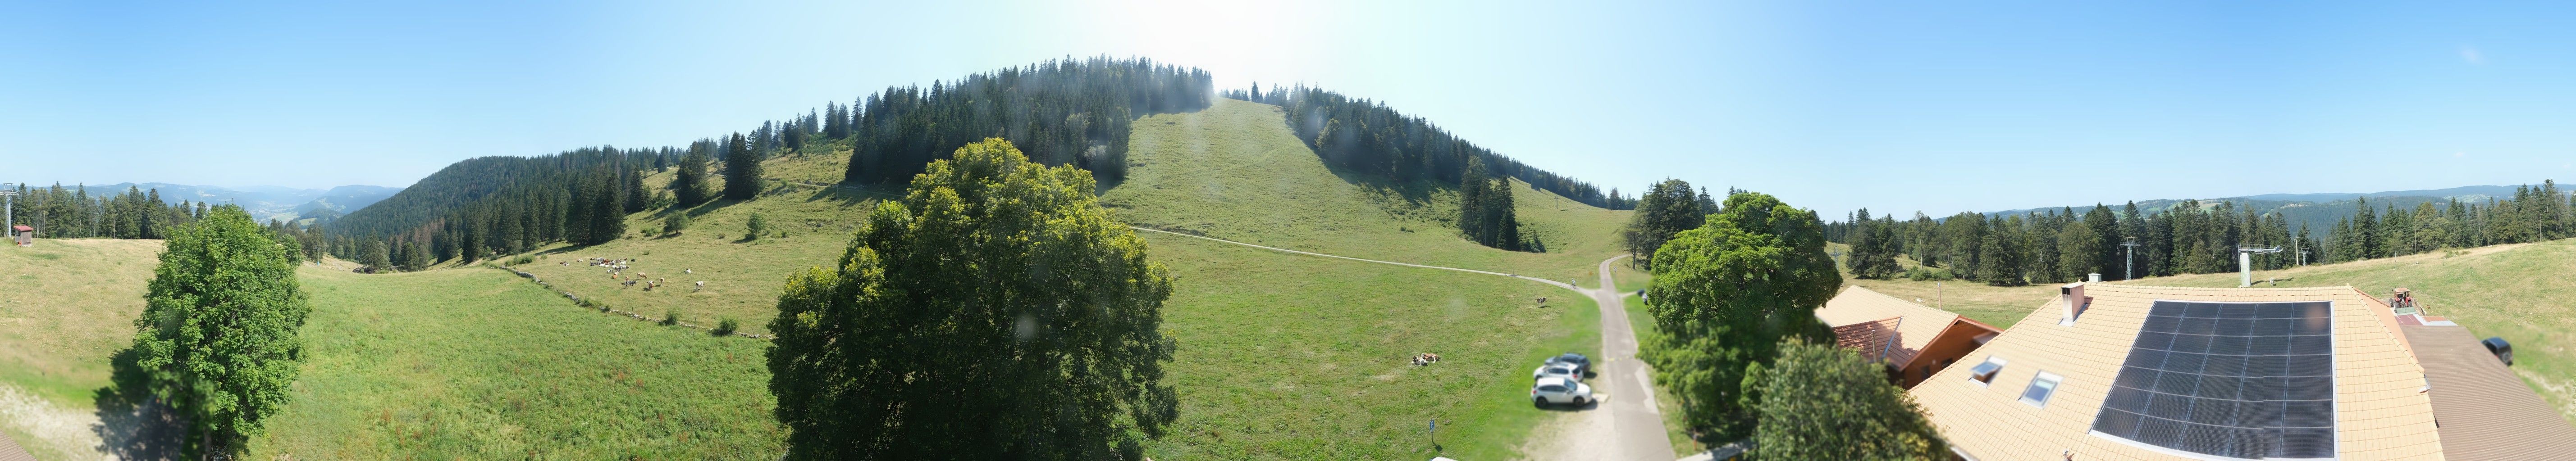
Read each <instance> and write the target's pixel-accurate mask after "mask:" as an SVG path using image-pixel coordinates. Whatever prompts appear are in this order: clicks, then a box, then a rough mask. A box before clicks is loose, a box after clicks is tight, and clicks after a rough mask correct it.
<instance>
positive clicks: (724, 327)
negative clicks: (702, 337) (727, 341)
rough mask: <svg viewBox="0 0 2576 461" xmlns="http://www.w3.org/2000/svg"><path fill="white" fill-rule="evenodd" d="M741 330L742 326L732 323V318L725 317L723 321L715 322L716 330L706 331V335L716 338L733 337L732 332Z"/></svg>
mask: <svg viewBox="0 0 2576 461" xmlns="http://www.w3.org/2000/svg"><path fill="white" fill-rule="evenodd" d="M741 328H742V324H741V323H739V322H735V321H733V317H725V319H724V320H718V321H716V329H714V330H709V331H707V334H711V335H716V336H733V332H734V330H738V329H741Z"/></svg>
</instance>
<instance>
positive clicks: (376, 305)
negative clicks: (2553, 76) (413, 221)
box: [250, 268, 784, 459]
mask: <svg viewBox="0 0 2576 461" xmlns="http://www.w3.org/2000/svg"><path fill="white" fill-rule="evenodd" d="M302 278H303V282H304V288H305V290H307V291H309V292H311V293H312V296H313V305H314V310H313V314H312V316H311V317H310V318H309V320H308V323H307V324H306V325H305V327H304V341H305V367H304V375H303V376H302V378H301V379H299V380H298V381H297V382H296V384H295V389H294V398H295V401H294V403H292V404H290V405H288V406H287V407H286V411H285V412H284V413H283V414H280V415H278V416H276V417H275V418H274V419H271V420H269V421H268V428H269V432H268V434H267V435H265V436H263V437H261V438H259V439H258V440H256V441H254V442H253V443H252V449H253V452H252V454H251V455H250V458H254V459H270V458H277V459H287V458H284V457H286V456H292V457H293V458H295V459H392V458H403V459H502V458H525V459H612V458H613V459H770V458H775V457H777V456H778V454H779V453H780V452H781V450H783V448H782V447H781V443H783V442H782V440H783V434H784V433H783V432H782V429H780V428H778V427H777V425H776V423H775V422H774V421H772V420H771V418H770V415H769V409H770V407H771V399H770V397H769V393H768V391H767V388H766V386H767V385H768V371H767V369H766V368H765V365H764V364H763V359H762V356H761V354H762V351H763V350H764V348H766V347H767V346H768V343H766V342H763V341H759V340H753V339H745V338H715V337H709V336H707V335H706V334H705V333H704V332H699V331H694V330H688V329H681V328H672V327H662V326H656V325H653V324H649V323H644V322H635V321H629V320H625V319H620V318H615V317H609V316H604V315H600V314H599V313H598V312H596V311H591V310H586V309H582V308H577V307H574V306H573V305H572V304H571V303H570V302H568V301H566V300H564V299H563V298H562V297H561V296H557V295H555V294H554V293H551V292H547V291H545V290H543V289H541V288H538V287H537V286H536V285H535V284H531V283H527V282H526V281H524V280H520V279H519V278H518V277H516V276H512V275H510V274H509V273H507V272H502V271H496V270H490V269H480V268H460V269H449V270H436V271H428V272H418V273H407V274H386V275H365V274H352V273H348V272H341V271H328V270H321V269H313V268H307V269H305V270H304V271H303V273H302Z"/></svg>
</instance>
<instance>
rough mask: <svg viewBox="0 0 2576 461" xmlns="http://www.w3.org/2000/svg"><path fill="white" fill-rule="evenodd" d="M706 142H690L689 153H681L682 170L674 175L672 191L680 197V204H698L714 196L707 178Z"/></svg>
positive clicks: (671, 183)
mask: <svg viewBox="0 0 2576 461" xmlns="http://www.w3.org/2000/svg"><path fill="white" fill-rule="evenodd" d="M706 152H708V149H706V142H696V144H688V155H680V170H677V175H672V180H670V193H672V196H675V198H680V206H698V203H706V201H708V198H714V191H711V188H708V185H706V183H708V180H706Z"/></svg>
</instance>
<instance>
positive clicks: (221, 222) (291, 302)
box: [134, 205, 382, 458]
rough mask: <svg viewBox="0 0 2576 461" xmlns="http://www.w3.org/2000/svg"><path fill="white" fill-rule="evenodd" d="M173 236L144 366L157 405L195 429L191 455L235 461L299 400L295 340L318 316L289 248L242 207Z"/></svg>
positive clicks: (145, 326) (142, 340)
mask: <svg viewBox="0 0 2576 461" xmlns="http://www.w3.org/2000/svg"><path fill="white" fill-rule="evenodd" d="M166 230H167V231H168V232H170V236H169V237H170V239H169V241H167V242H164V243H163V246H162V248H163V250H162V252H161V263H160V265H159V266H156V267H154V268H153V269H152V275H153V278H152V282H151V284H150V285H149V286H148V287H147V288H146V292H145V293H144V307H143V315H142V316H141V317H139V318H136V319H135V321H134V326H135V328H136V329H137V330H138V332H137V333H136V334H135V337H134V352H135V354H136V356H137V357H138V358H137V360H136V362H135V363H136V365H137V366H138V367H140V368H142V369H143V370H145V371H146V373H148V375H149V379H150V380H149V383H150V384H149V386H150V387H151V392H152V394H153V396H155V397H157V398H159V399H161V400H162V401H163V402H167V403H168V404H169V405H170V407H171V408H172V409H173V410H174V411H176V412H177V413H178V414H180V415H182V416H185V419H186V420H187V421H188V437H187V440H186V441H185V442H183V447H182V449H183V450H184V451H185V452H186V453H187V454H189V455H192V456H195V457H199V458H227V457H230V456H229V455H232V454H236V453H239V452H240V451H241V449H242V442H244V441H246V440H248V438H249V437H250V436H253V435H257V434H259V433H260V431H261V429H262V427H263V426H262V424H263V423H264V422H265V421H266V419H267V418H268V417H269V416H271V415H274V414H276V413H277V412H278V411H279V410H280V409H282V408H284V407H285V406H286V404H287V402H288V401H289V400H290V399H291V397H292V395H291V394H289V393H288V387H289V386H290V385H292V384H293V383H294V382H295V377H296V374H297V372H298V370H299V365H298V363H297V362H298V361H299V360H300V359H299V356H300V355H301V353H302V349H303V347H304V346H303V342H302V341H301V340H300V339H298V337H297V335H296V331H297V330H299V329H301V328H303V327H304V316H305V314H306V313H308V312H311V310H312V308H311V307H310V306H308V305H307V304H306V301H305V295H304V291H303V289H302V288H301V287H299V286H298V285H297V284H296V280H295V264H294V263H293V262H290V259H289V257H288V256H287V252H288V248H287V247H286V246H284V245H280V244H278V243H277V241H276V240H273V239H272V238H271V237H270V235H269V232H268V231H267V230H264V229H261V228H260V227H259V224H258V223H257V222H255V221H252V220H251V217H250V214H249V213H246V212H243V211H242V209H241V207H239V206H234V205H224V206H220V207H216V208H215V209H213V210H212V211H211V212H210V213H209V216H208V217H207V219H205V220H204V221H202V222H199V223H196V224H193V225H187V226H177V227H172V228H169V229H166ZM377 245H379V249H380V251H381V245H382V244H381V243H378V244H377Z"/></svg>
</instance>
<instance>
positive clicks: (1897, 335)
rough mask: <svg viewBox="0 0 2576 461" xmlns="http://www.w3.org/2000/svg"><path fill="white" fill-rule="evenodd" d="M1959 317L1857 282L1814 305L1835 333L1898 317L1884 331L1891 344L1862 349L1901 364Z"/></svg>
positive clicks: (1818, 317) (1876, 356)
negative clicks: (1877, 350)
mask: <svg viewBox="0 0 2576 461" xmlns="http://www.w3.org/2000/svg"><path fill="white" fill-rule="evenodd" d="M1959 318H1960V317H1959V314H1956V313H1952V312H1950V311H1945V310H1940V309H1934V308H1932V307H1931V306H1925V305H1921V304H1915V303H1913V302H1908V301H1906V300H1903V299H1897V298H1896V297H1894V296H1888V295H1885V294H1880V293H1879V292H1876V291H1870V290H1869V289H1868V288H1861V287H1859V286H1857V285H1850V286H1844V287H1843V292H1842V293H1839V294H1836V295H1834V299H1831V300H1827V301H1825V307H1824V308H1821V309H1816V319H1817V320H1822V321H1824V322H1825V325H1826V326H1831V327H1835V328H1836V330H1835V333H1836V334H1838V335H1839V334H1841V333H1842V331H1843V329H1844V327H1854V326H1857V325H1860V324H1867V323H1877V322H1882V321H1885V320H1887V319H1901V320H1900V321H1898V322H1896V324H1895V325H1889V326H1888V328H1887V329H1886V331H1884V333H1885V334H1890V335H1893V338H1892V339H1893V341H1892V344H1893V346H1894V347H1892V348H1887V351H1886V352H1884V353H1872V352H1867V351H1864V352H1863V355H1866V356H1869V357H1871V358H1876V359H1884V360H1886V361H1888V362H1889V363H1896V364H1900V365H1901V364H1904V363H1906V362H1907V361H1910V360H1913V359H1914V354H1917V353H1921V352H1923V346H1924V345H1926V344H1931V343H1932V339H1933V338H1936V337H1939V336H1940V335H1941V330H1944V329H1947V328H1950V323H1951V322H1953V321H1956V320H1959ZM1981 325H1982V324H1981ZM1873 333H1878V332H1875V331H1874V332H1873ZM1880 344H1889V343H1887V342H1882V343H1880Z"/></svg>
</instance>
